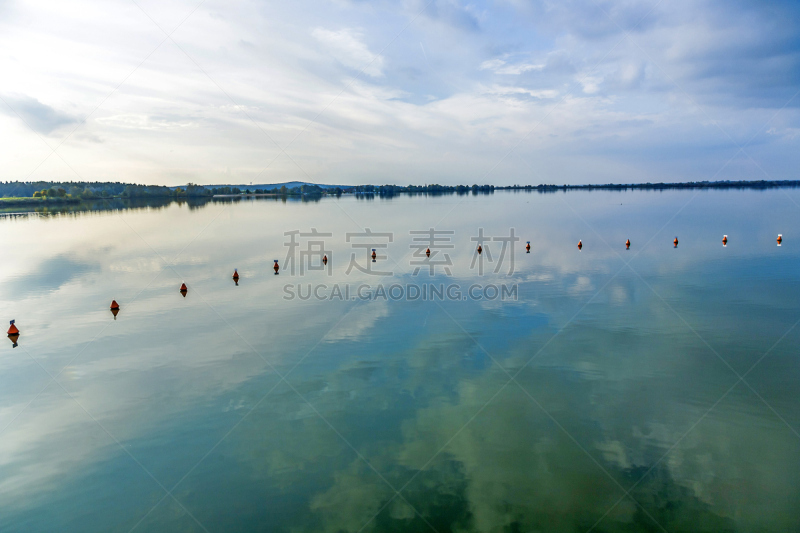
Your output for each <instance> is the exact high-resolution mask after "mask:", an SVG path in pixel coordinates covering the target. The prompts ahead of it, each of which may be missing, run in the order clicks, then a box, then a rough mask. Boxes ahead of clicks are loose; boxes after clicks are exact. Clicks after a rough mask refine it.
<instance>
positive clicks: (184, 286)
mask: <svg viewBox="0 0 800 533" xmlns="http://www.w3.org/2000/svg"><path fill="white" fill-rule="evenodd" d="M188 290H189V289H187V288H186V284H185V283H181V292H186V291H188Z"/></svg>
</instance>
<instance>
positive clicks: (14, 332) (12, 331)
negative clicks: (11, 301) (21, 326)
mask: <svg viewBox="0 0 800 533" xmlns="http://www.w3.org/2000/svg"><path fill="white" fill-rule="evenodd" d="M8 339H9V340H10V341H11V347H12V348H16V347H17V341H18V340H19V330H18V329H17V326H15V325H14V321H13V320H12V321H11V326H10V327H9V328H8Z"/></svg>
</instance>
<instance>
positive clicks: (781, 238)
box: [778, 233, 783, 246]
mask: <svg viewBox="0 0 800 533" xmlns="http://www.w3.org/2000/svg"><path fill="white" fill-rule="evenodd" d="M782 241H783V235H781V234H780V233H778V246H780V244H781V242H782Z"/></svg>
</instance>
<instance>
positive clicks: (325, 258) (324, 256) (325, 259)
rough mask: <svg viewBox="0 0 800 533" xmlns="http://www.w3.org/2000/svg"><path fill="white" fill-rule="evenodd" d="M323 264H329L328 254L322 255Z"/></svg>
mask: <svg viewBox="0 0 800 533" xmlns="http://www.w3.org/2000/svg"><path fill="white" fill-rule="evenodd" d="M322 264H323V265H327V264H328V256H327V255H323V256H322Z"/></svg>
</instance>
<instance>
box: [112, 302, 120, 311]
mask: <svg viewBox="0 0 800 533" xmlns="http://www.w3.org/2000/svg"><path fill="white" fill-rule="evenodd" d="M111 309H112V310H114V309H116V310H119V304H118V303H117V301H116V300H111Z"/></svg>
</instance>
